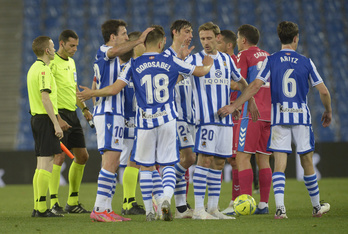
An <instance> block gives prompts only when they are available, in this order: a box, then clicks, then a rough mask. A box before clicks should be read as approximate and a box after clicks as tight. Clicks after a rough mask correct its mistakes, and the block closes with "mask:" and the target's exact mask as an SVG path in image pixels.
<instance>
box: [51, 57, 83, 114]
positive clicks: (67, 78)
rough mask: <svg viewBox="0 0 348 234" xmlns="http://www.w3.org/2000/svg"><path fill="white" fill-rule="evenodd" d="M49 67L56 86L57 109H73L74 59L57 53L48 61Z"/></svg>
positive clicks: (74, 87)
mask: <svg viewBox="0 0 348 234" xmlns="http://www.w3.org/2000/svg"><path fill="white" fill-rule="evenodd" d="M50 68H51V71H52V73H53V76H54V78H55V79H56V83H57V88H58V94H57V96H58V109H67V110H70V111H75V110H76V108H77V106H76V85H77V75H76V66H75V61H74V60H73V59H72V58H70V57H69V58H68V59H63V58H62V57H60V56H59V55H58V54H57V53H56V54H55V55H54V60H52V61H51V62H50Z"/></svg>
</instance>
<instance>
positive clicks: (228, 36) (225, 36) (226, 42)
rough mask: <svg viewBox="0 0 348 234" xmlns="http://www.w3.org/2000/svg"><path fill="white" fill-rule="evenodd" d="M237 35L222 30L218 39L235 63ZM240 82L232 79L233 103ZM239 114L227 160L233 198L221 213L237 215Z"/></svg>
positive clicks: (223, 49)
mask: <svg viewBox="0 0 348 234" xmlns="http://www.w3.org/2000/svg"><path fill="white" fill-rule="evenodd" d="M236 40H237V36H236V34H235V33H234V32H232V31H231V30H222V31H221V33H220V37H219V40H218V41H217V47H216V48H217V50H218V51H220V52H223V53H226V54H228V55H230V56H231V58H232V59H233V62H234V64H237V56H236V55H235V54H234V48H235V47H236V45H237V41H236ZM238 90H239V88H238V84H237V83H236V82H234V81H232V80H231V95H230V103H233V102H234V100H236V99H237V96H238V93H239V92H238ZM238 120H239V116H236V117H232V121H233V127H232V128H233V138H232V139H233V140H232V141H233V142H232V157H230V158H227V162H228V163H230V164H231V166H232V199H231V201H230V204H229V205H228V207H227V208H226V209H225V210H223V211H222V212H221V213H223V214H226V215H235V212H234V210H233V201H234V200H235V199H236V197H238V196H239V195H240V187H239V180H238V167H237V163H236V154H237V148H238V137H237V136H238V135H237V134H238V127H239V125H238V122H239V121H238Z"/></svg>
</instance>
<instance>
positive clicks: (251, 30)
mask: <svg viewBox="0 0 348 234" xmlns="http://www.w3.org/2000/svg"><path fill="white" fill-rule="evenodd" d="M238 32H239V35H241V36H242V37H245V39H246V40H247V41H248V42H249V44H251V45H257V43H258V42H259V39H260V31H259V30H258V29H257V28H256V27H255V26H252V25H250V24H243V25H242V26H240V27H239V28H238Z"/></svg>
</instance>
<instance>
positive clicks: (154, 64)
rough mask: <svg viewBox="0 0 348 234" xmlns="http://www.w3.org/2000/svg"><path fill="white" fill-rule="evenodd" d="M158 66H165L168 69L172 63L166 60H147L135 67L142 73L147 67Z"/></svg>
mask: <svg viewBox="0 0 348 234" xmlns="http://www.w3.org/2000/svg"><path fill="white" fill-rule="evenodd" d="M152 67H158V68H163V69H165V70H167V71H169V69H170V67H171V66H170V65H169V64H167V63H165V62H147V63H143V64H142V65H140V66H139V67H138V68H137V69H135V70H136V71H137V72H138V73H139V74H140V73H142V72H143V71H144V70H145V69H147V68H152Z"/></svg>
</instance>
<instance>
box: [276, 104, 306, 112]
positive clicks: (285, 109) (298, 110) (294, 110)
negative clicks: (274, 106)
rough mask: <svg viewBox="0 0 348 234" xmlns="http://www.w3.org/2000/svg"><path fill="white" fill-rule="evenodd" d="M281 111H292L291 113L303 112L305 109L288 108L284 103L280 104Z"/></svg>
mask: <svg viewBox="0 0 348 234" xmlns="http://www.w3.org/2000/svg"><path fill="white" fill-rule="evenodd" d="M279 109H280V112H282V113H284V112H290V113H303V109H302V108H301V109H297V108H287V107H284V106H283V105H280V108H279Z"/></svg>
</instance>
